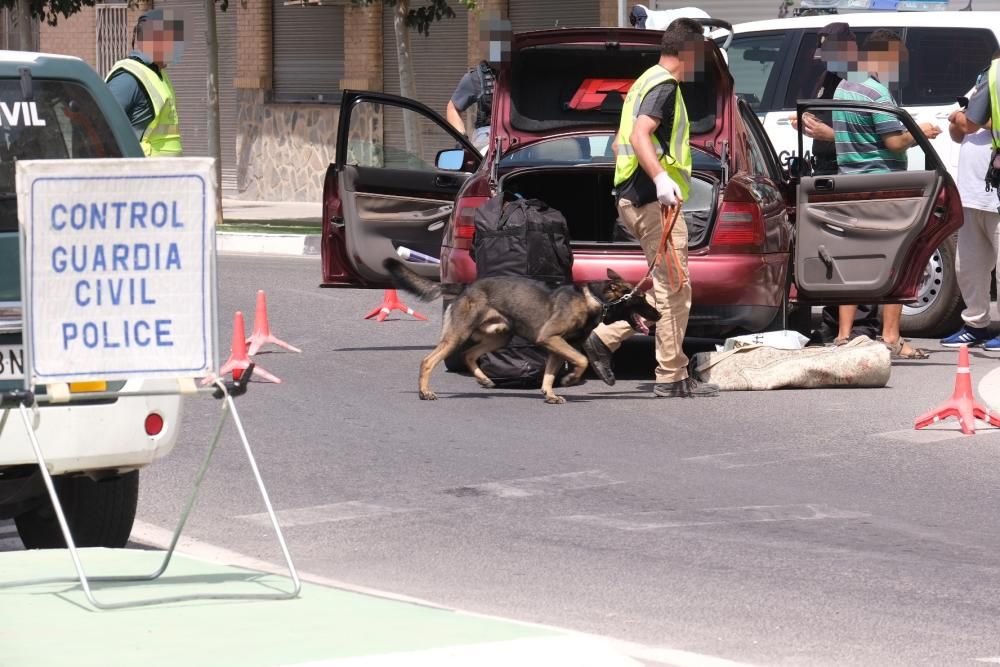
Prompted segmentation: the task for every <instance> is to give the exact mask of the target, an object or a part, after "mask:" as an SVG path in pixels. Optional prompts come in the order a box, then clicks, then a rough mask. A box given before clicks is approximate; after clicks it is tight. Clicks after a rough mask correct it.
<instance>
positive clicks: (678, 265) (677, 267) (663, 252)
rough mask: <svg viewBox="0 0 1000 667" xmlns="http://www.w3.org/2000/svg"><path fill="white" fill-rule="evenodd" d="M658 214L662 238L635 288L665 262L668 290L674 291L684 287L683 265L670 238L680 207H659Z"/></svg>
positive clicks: (676, 205) (678, 205)
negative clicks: (661, 227)
mask: <svg viewBox="0 0 1000 667" xmlns="http://www.w3.org/2000/svg"><path fill="white" fill-rule="evenodd" d="M660 213H661V215H662V216H663V236H661V237H660V245H659V246H658V247H657V249H656V257H654V258H653V261H652V263H650V265H649V270H647V271H646V275H644V276H643V277H642V280H640V281H639V282H638V283H636V286H637V287H638V286H639V285H642V284H643V283H644V282H646V279H647V278H649V277H650V276H652V275H653V271H655V270H656V267H657V265H658V264H659V263H660V262H662V261H666V262H667V265H666V273H667V281H668V283H669V285H670V289H671V290H674V291H676V290H679V289H680V288H681V287H682V286H683V285H684V264H683V263H682V262H681V258H680V255H679V254H677V248H675V247H674V244H673V243H671V241H670V236H671V234H673V231H674V226H675V225H676V224H677V218H678V217H680V214H681V205H680V203H677V204H675V205H674V206H660ZM675 272H676V275H675Z"/></svg>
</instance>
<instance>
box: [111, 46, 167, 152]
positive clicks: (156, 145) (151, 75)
mask: <svg viewBox="0 0 1000 667" xmlns="http://www.w3.org/2000/svg"><path fill="white" fill-rule="evenodd" d="M118 70H125V71H126V72H128V73H129V74H132V75H133V76H135V78H136V79H138V80H139V83H140V84H142V87H143V89H144V90H145V91H146V94H147V95H149V99H150V101H151V102H152V103H153V120H152V121H150V123H149V125H148V126H147V127H146V130H145V131H144V132H143V133H142V137H141V138H140V139H139V145H141V146H142V152H143V153H145V154H146V156H147V157H163V156H169V157H180V155H181V154H182V153H183V149H182V148H181V126H180V121H178V119H177V95H176V94H175V93H174V85H173V84H172V83H171V82H170V77H169V76H167V73H166V71H164V70H161V71H160V74H161V75H162V76H163V78H162V79H161V78H160V77H158V76H156V72H154V71H153V70H152V69H150V68H149V67H146V66H145V65H143V64H142V63H140V62H138V61H136V60H132V59H126V60H119V61H118V62H116V63H115V66H114V67H112V68H111V71H110V72H108V76H107V78H106V79H105V81H110V80H111V77H112V76H113V75H114V74H115V73H117V72H118Z"/></svg>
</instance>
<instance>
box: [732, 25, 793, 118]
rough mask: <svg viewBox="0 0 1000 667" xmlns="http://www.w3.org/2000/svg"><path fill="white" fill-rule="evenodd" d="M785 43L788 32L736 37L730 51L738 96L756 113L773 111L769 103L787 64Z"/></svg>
mask: <svg viewBox="0 0 1000 667" xmlns="http://www.w3.org/2000/svg"><path fill="white" fill-rule="evenodd" d="M785 40H786V35H785V33H784V32H777V33H767V34H762V35H751V36H746V37H736V38H734V39H733V43H732V45H731V46H730V47H729V50H728V51H727V55H728V59H729V71H730V72H731V73H732V75H733V81H735V83H736V96H737V97H738V98H740V99H742V100H746V101H747V103H748V104H749V105H750V107H751V108H752V109H753V110H754V112H755V113H764V112H766V111H769V109H767V108H765V107H766V106H767V104H766V101H767V98H768V95H769V93H770V90H771V88H773V86H774V83H775V81H774V79H776V78H777V73H778V71H779V70H780V69H781V68H780V63H782V62H783V61H784V57H783V56H782V53H781V52H782V46H783V45H784V43H785Z"/></svg>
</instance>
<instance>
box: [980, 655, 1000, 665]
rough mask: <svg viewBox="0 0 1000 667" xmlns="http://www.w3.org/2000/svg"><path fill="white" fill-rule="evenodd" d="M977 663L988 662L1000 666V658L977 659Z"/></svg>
mask: <svg viewBox="0 0 1000 667" xmlns="http://www.w3.org/2000/svg"><path fill="white" fill-rule="evenodd" d="M976 662H988V663H990V664H993V665H1000V656H994V657H992V658H976Z"/></svg>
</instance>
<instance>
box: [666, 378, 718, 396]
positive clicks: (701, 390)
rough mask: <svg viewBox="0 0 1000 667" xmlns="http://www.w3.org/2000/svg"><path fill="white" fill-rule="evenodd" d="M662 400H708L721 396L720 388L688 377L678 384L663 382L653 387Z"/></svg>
mask: <svg viewBox="0 0 1000 667" xmlns="http://www.w3.org/2000/svg"><path fill="white" fill-rule="evenodd" d="M653 394H654V395H656V396H658V397H660V398H708V397H711V396H718V395H719V386H718V385H715V384H708V383H707V382H699V381H698V380H695V379H694V378H691V377H687V378H684V379H683V380H678V381H677V382H663V383H660V384H658V385H656V386H655V387H653Z"/></svg>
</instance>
